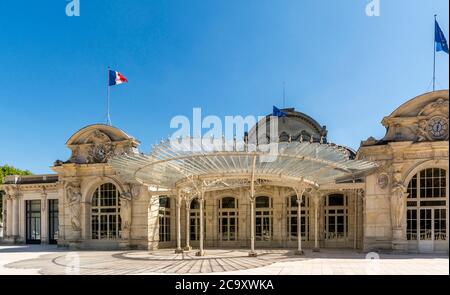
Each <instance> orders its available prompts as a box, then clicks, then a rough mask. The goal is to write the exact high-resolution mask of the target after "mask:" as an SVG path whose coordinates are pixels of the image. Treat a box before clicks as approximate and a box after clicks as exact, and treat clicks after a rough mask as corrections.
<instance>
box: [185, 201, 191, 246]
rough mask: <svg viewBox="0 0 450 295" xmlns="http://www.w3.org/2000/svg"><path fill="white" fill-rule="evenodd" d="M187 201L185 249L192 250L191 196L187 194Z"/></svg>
mask: <svg viewBox="0 0 450 295" xmlns="http://www.w3.org/2000/svg"><path fill="white" fill-rule="evenodd" d="M184 200H185V203H186V247H184V250H185V251H191V250H192V247H191V245H190V225H191V224H190V220H191V219H190V212H191V210H190V204H191V202H190V198H189V196H187V195H186V197H185V199H184Z"/></svg>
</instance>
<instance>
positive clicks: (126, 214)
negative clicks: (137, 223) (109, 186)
mask: <svg viewBox="0 0 450 295" xmlns="http://www.w3.org/2000/svg"><path fill="white" fill-rule="evenodd" d="M131 200H132V196H131V192H124V193H122V194H120V219H121V220H122V230H123V231H129V230H130V229H131V205H132V204H131V202H132V201H131Z"/></svg>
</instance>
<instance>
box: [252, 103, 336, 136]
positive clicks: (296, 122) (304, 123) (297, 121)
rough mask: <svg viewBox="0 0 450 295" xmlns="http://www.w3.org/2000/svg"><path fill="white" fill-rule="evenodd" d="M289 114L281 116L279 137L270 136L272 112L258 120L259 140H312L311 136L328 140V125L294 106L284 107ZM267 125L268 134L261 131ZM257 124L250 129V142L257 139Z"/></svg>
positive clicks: (284, 110)
mask: <svg viewBox="0 0 450 295" xmlns="http://www.w3.org/2000/svg"><path fill="white" fill-rule="evenodd" d="M281 111H283V112H284V113H286V114H287V115H286V116H285V117H280V118H279V120H278V138H276V139H275V138H268V137H269V134H270V118H271V116H272V114H269V115H267V116H266V117H265V118H264V119H262V120H261V121H259V122H258V124H257V125H258V141H259V142H263V143H264V142H267V141H279V142H286V141H289V140H291V141H300V138H302V139H303V140H305V141H310V139H311V137H312V138H313V141H315V142H319V141H320V140H322V141H323V142H324V143H325V142H326V136H327V130H326V126H321V125H320V124H319V123H318V122H317V121H316V120H314V119H313V118H311V117H310V116H308V115H306V114H304V113H302V112H298V111H296V110H295V109H294V108H285V109H282V110H281ZM264 125H265V127H266V130H267V132H266V134H264V132H261V130H264ZM256 129H257V128H256V126H254V127H253V128H252V129H251V130H250V131H249V142H252V143H253V142H255V141H256Z"/></svg>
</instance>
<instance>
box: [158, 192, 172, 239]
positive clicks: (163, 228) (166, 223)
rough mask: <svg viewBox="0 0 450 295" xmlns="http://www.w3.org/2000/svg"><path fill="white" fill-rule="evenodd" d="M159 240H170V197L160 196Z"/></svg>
mask: <svg viewBox="0 0 450 295" xmlns="http://www.w3.org/2000/svg"><path fill="white" fill-rule="evenodd" d="M159 241H160V242H169V241H170V198H169V197H167V196H161V197H159Z"/></svg>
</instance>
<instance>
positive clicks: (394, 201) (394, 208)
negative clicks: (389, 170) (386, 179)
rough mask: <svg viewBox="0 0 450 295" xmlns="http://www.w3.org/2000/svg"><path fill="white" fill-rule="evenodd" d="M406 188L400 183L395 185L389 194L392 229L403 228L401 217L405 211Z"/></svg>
mask: <svg viewBox="0 0 450 295" xmlns="http://www.w3.org/2000/svg"><path fill="white" fill-rule="evenodd" d="M407 197H408V193H407V192H406V186H405V185H403V184H402V183H399V182H397V183H395V184H393V186H392V192H391V222H392V228H393V229H400V228H402V226H403V217H404V214H405V211H406V198H407Z"/></svg>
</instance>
